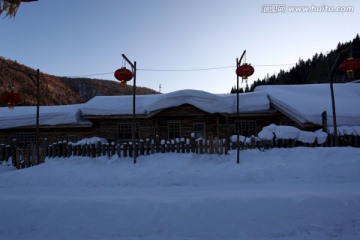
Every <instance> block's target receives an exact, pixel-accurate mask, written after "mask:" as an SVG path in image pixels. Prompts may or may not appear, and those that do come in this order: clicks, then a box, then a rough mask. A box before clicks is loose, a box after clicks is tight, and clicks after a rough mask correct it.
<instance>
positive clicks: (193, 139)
mask: <svg viewBox="0 0 360 240" xmlns="http://www.w3.org/2000/svg"><path fill="white" fill-rule="evenodd" d="M190 147H191V152H192V153H195V152H196V153H198V152H197V150H196V149H197V147H196V141H195V137H193V136H191V138H190Z"/></svg>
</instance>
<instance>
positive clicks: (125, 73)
mask: <svg viewBox="0 0 360 240" xmlns="http://www.w3.org/2000/svg"><path fill="white" fill-rule="evenodd" d="M114 76H115V78H116V79H117V80H119V81H120V83H121V86H122V87H125V85H126V82H127V81H130V80H131V79H132V77H133V74H132V72H131V71H130V70H129V69H127V68H126V67H122V68H120V69H118V70H116V71H115V73H114Z"/></svg>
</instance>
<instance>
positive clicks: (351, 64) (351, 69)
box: [339, 57, 360, 78]
mask: <svg viewBox="0 0 360 240" xmlns="http://www.w3.org/2000/svg"><path fill="white" fill-rule="evenodd" d="M339 68H340V70H341V71H344V72H346V73H347V75H348V77H349V78H354V73H355V71H356V70H358V69H360V59H357V58H352V57H351V58H348V59H347V60H345V61H344V62H342V63H341V64H340V66H339Z"/></svg>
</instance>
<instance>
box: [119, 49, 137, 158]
mask: <svg viewBox="0 0 360 240" xmlns="http://www.w3.org/2000/svg"><path fill="white" fill-rule="evenodd" d="M121 56H122V57H123V59H125V60H126V62H127V63H129V64H130V66H131V67H132V70H133V74H134V85H133V116H132V124H133V127H132V142H133V149H134V164H136V157H137V156H136V155H137V151H136V152H135V149H136V150H137V148H136V147H135V139H136V137H135V134H136V131H135V129H136V122H135V121H136V111H135V110H136V61H134V63H132V62H131V61H130V60H129V59H128V58H127V57H126V56H125V54H122V55H121Z"/></svg>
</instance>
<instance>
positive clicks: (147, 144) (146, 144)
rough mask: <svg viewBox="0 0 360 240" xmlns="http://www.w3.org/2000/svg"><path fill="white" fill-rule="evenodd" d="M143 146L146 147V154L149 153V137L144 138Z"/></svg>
mask: <svg viewBox="0 0 360 240" xmlns="http://www.w3.org/2000/svg"><path fill="white" fill-rule="evenodd" d="M145 148H146V155H150V139H148V138H147V139H146V142H145Z"/></svg>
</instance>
